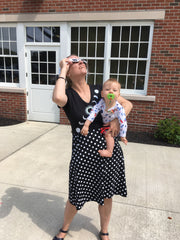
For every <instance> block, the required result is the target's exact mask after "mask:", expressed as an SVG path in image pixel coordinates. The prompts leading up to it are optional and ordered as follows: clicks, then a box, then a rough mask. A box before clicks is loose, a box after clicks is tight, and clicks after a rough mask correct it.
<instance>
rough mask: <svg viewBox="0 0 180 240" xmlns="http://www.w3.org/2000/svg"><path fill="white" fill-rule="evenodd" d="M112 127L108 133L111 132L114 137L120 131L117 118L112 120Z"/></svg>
mask: <svg viewBox="0 0 180 240" xmlns="http://www.w3.org/2000/svg"><path fill="white" fill-rule="evenodd" d="M109 125H110V128H109V130H108V131H107V133H110V134H111V136H112V137H116V136H117V135H118V133H119V131H120V126H119V121H118V119H117V118H115V119H114V120H112V121H111V122H110V123H109Z"/></svg>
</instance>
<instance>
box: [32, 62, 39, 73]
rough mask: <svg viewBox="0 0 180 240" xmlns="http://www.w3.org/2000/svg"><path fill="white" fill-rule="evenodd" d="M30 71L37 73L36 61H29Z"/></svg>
mask: <svg viewBox="0 0 180 240" xmlns="http://www.w3.org/2000/svg"><path fill="white" fill-rule="evenodd" d="M31 72H33V73H38V72H39V70H38V63H31Z"/></svg>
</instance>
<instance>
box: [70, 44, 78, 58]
mask: <svg viewBox="0 0 180 240" xmlns="http://www.w3.org/2000/svg"><path fill="white" fill-rule="evenodd" d="M71 54H75V55H77V56H78V55H79V54H78V43H71Z"/></svg>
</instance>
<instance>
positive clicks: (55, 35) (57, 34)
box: [52, 27, 60, 42]
mask: <svg viewBox="0 0 180 240" xmlns="http://www.w3.org/2000/svg"><path fill="white" fill-rule="evenodd" d="M52 39H53V42H60V27H53V28H52Z"/></svg>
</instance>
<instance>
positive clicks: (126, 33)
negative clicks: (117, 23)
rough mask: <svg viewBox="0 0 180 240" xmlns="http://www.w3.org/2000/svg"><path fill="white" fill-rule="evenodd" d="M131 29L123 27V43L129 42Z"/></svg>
mask: <svg viewBox="0 0 180 240" xmlns="http://www.w3.org/2000/svg"><path fill="white" fill-rule="evenodd" d="M129 33H130V27H122V36H121V41H129Z"/></svg>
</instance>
